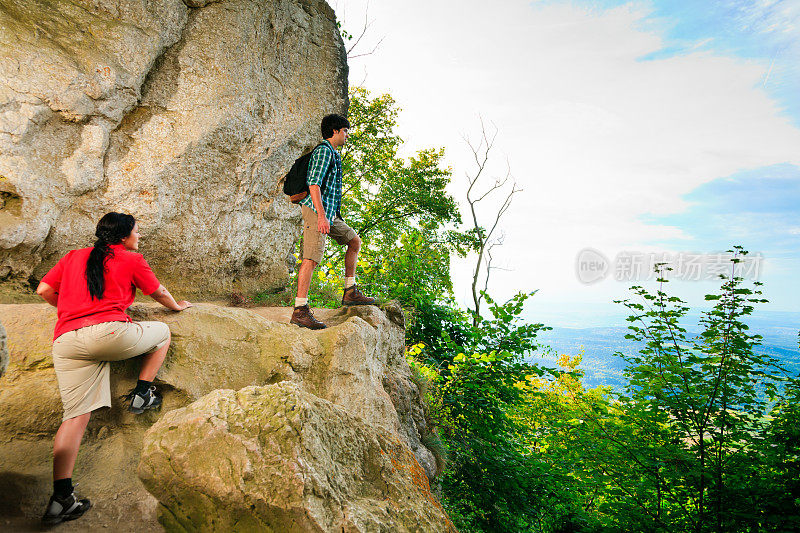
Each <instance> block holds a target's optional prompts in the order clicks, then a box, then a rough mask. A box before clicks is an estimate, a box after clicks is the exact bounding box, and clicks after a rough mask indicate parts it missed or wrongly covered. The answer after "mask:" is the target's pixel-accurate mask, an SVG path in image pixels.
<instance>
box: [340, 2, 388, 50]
mask: <svg viewBox="0 0 800 533" xmlns="http://www.w3.org/2000/svg"><path fill="white" fill-rule="evenodd" d="M373 22H375V21H374V20H370V19H369V2H367V5H366V7H365V9H364V24H363V26H361V33H359V34H358V37H356V40H355V42H354V43H353V44H352V45H350V48H348V49H347V59H355V58H357V57H364V56H368V55H372V54H374V53H375V51H376V50H377V49H378V47H380V45H381V43H383V40H384V39H385V38H386V37H381V38H380V40H379V41H378V43H377V44H376V45H375V46H374V47H373V48H372V50H370V51H369V52H364V53H362V54H353V50H355V49H356V47H357V46H358V45H359V43H361V40H362V39H363V38H364V36H365V35H366V34H367V30H369V28H370V26H372V23H373Z"/></svg>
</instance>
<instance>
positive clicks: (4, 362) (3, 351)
mask: <svg viewBox="0 0 800 533" xmlns="http://www.w3.org/2000/svg"><path fill="white" fill-rule="evenodd" d="M7 366H8V346H7V344H6V328H4V327H3V324H2V322H0V378H1V377H3V374H4V373H5V371H6V367H7Z"/></svg>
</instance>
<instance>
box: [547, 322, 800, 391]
mask: <svg viewBox="0 0 800 533" xmlns="http://www.w3.org/2000/svg"><path fill="white" fill-rule="evenodd" d="M798 316H800V313H764V316H758V317H753V318H751V319H749V320H748V321H747V322H748V325H749V326H750V331H751V332H753V333H758V334H760V335H762V336H763V337H764V340H763V344H762V345H761V346H759V347H758V350H759V351H760V352H761V353H766V354H769V355H771V356H773V357H775V358H777V359H779V360H780V361H782V362H783V364H784V365H785V366H786V368H787V369H788V370H789V371H790V372H791V373H792V374H793V375H798V374H800V350H798V346H797V332H798V329H800V325H799V324H798V322H797V317H798ZM696 319H697V317H694V321H695V322H696ZM787 324H788V325H787ZM687 329H688V330H689V332H690V333H691V334H693V335H696V334H697V333H699V331H700V329H699V328H698V327H697V326H696V325H693V326H691V327H688V326H687ZM626 333H628V329H627V327H626V326H624V325H619V326H611V327H591V328H566V327H555V328H553V330H552V331H546V332H543V333H541V334H540V335H539V340H540V341H541V342H542V344H544V345H547V346H549V347H550V348H552V349H553V351H554V352H556V353H566V354H569V355H577V354H578V353H580V351H581V348H583V350H584V352H585V353H584V356H583V363H582V364H581V368H582V369H583V370H584V372H585V376H584V379H583V383H584V385H586V386H588V387H596V386H598V385H610V386H612V387H614V388H621V387H622V386H623V385H624V384H625V380H624V379H623V377H622V370H623V368H624V367H625V362H624V361H623V360H622V358H620V357H618V356H616V355H614V354H615V353H617V352H622V353H624V354H634V353H636V352H637V351H638V350H639V348H640V345H639V344H638V343H636V342H634V341H631V340H627V339H625V334H626ZM556 353H551V354H549V355H544V359H545V360H551V361H552V360H554V359H555V355H556ZM541 359H542V358H541V356H539V355H536V356H532V357H531V360H532V361H537V360H539V361H541Z"/></svg>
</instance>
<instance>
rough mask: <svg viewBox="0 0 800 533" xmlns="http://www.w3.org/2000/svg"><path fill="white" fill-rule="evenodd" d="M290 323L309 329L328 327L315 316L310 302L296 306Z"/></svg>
mask: <svg viewBox="0 0 800 533" xmlns="http://www.w3.org/2000/svg"><path fill="white" fill-rule="evenodd" d="M289 323H290V324H295V325H298V326H300V327H301V328H308V329H325V328H327V327H328V326H326V325H325V323H324V322H320V321H319V320H317V319H316V318H314V313H312V312H311V308H310V307H309V306H308V304H306V305H301V306H300V307H295V308H294V312H293V313H292V319H291V320H290V321H289Z"/></svg>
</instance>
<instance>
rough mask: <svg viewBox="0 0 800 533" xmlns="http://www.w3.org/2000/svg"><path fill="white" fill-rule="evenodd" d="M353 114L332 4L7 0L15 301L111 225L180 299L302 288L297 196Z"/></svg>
mask: <svg viewBox="0 0 800 533" xmlns="http://www.w3.org/2000/svg"><path fill="white" fill-rule="evenodd" d="M187 5H189V6H202V7H192V8H189V7H187ZM346 109H347V63H346V53H345V49H344V45H343V43H342V40H341V37H340V36H339V32H338V30H337V27H336V21H335V17H334V13H333V11H332V9H331V8H330V7H329V6H328V5H327V4H326V3H325V2H324V1H323V0H260V1H256V0H226V1H224V2H206V1H191V0H187V1H186V4H184V3H183V2H181V1H180V0H92V1H89V0H78V1H73V2H59V1H54V0H0V154H2V155H0V280H5V281H4V282H3V284H4V285H5V287H3V289H4V290H3V292H4V293H8V292H9V289H10V288H19V289H20V290H22V289H24V288H25V287H27V286H28V285H29V284H30V283H33V282H35V281H36V280H37V279H39V278H41V276H43V275H44V273H45V272H46V271H47V270H48V269H49V268H50V267H51V266H52V265H53V264H54V263H55V262H56V261H57V260H58V259H59V258H60V257H61V256H62V255H63V254H64V253H65V252H66V251H67V250H69V249H72V248H76V247H83V246H90V245H91V243H92V241H93V233H94V226H95V224H96V222H97V220H98V219H99V218H100V216H101V215H102V214H103V213H105V212H107V211H110V210H117V211H124V212H129V213H131V214H133V215H134V216H135V217H137V219H139V221H140V227H141V230H142V235H143V239H142V249H143V250H144V251H145V252H146V254H147V257H148V260H150V262H151V264H152V265H153V267H154V268H155V270H156V272H157V273H158V275H159V276H160V277H161V278H162V279H163V281H165V284H166V285H167V286H169V287H170V288H174V289H176V290H177V291H178V292H180V293H183V294H219V293H223V292H227V291H230V290H233V289H241V290H250V289H254V288H259V289H266V288H269V287H277V286H281V285H283V284H285V282H286V279H287V275H288V267H289V261H290V258H291V251H292V247H293V244H294V241H295V240H296V238H297V236H298V234H299V227H300V222H299V211H298V209H297V208H296V206H292V205H291V204H290V203H289V202H287V201H286V199H285V197H284V195H283V194H282V192H281V190H280V185H281V184H280V180H281V178H282V176H283V174H284V173H285V171H286V170H287V169H288V167H289V166H290V164H291V163H292V162H293V160H294V158H295V157H297V156H298V155H299V154H300V153H301V152H302V150H303V149H304V148H306V147H309V146H312V145H313V144H314V143H315V142H316V141H317V139H318V138H319V134H320V133H319V120H320V118H321V117H322V116H323V115H324V114H326V113H330V112H346ZM7 299H8V298H7Z"/></svg>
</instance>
